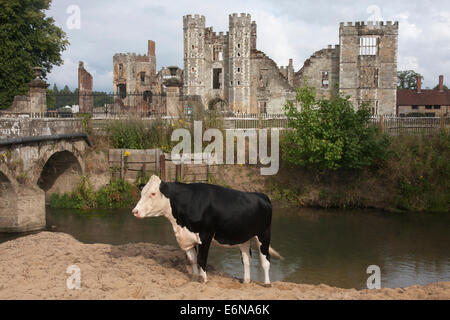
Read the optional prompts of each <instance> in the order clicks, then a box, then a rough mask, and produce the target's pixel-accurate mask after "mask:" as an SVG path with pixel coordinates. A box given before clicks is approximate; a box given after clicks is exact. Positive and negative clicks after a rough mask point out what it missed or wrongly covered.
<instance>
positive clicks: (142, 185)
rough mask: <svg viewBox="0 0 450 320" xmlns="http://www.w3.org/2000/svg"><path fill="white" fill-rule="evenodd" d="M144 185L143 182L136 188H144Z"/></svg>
mask: <svg viewBox="0 0 450 320" xmlns="http://www.w3.org/2000/svg"><path fill="white" fill-rule="evenodd" d="M144 187H145V183H142V184H140V185H139V186H138V189H139V190H141V191H142V189H144Z"/></svg>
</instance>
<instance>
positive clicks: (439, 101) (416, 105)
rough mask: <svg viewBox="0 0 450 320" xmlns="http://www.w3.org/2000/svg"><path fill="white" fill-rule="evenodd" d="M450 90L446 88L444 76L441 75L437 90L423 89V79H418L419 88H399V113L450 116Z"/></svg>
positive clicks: (401, 114)
mask: <svg viewBox="0 0 450 320" xmlns="http://www.w3.org/2000/svg"><path fill="white" fill-rule="evenodd" d="M449 106H450V90H448V89H444V76H439V86H438V89H436V90H429V89H425V90H423V89H422V79H421V78H420V77H419V78H418V79H417V90H410V89H401V90H397V115H398V116H404V117H407V116H422V117H439V116H448V115H449Z"/></svg>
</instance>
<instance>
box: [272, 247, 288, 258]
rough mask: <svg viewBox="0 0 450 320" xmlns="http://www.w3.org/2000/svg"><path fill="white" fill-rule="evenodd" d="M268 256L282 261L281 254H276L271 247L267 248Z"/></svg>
mask: <svg viewBox="0 0 450 320" xmlns="http://www.w3.org/2000/svg"><path fill="white" fill-rule="evenodd" d="M269 254H270V255H271V256H272V257H275V258H277V259H280V260H284V258H283V257H282V256H281V254H279V253H278V252H276V251H275V249H274V248H272V246H269Z"/></svg>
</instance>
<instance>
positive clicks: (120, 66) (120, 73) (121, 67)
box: [119, 63, 123, 77]
mask: <svg viewBox="0 0 450 320" xmlns="http://www.w3.org/2000/svg"><path fill="white" fill-rule="evenodd" d="M122 76H123V64H122V63H121V64H119V77H122Z"/></svg>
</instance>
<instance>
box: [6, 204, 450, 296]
mask: <svg viewBox="0 0 450 320" xmlns="http://www.w3.org/2000/svg"><path fill="white" fill-rule="evenodd" d="M47 224H48V229H49V230H51V231H57V232H65V233H68V234H71V235H72V236H74V237H75V238H76V239H78V240H79V241H82V242H84V243H108V244H112V245H119V244H125V243H138V242H151V243H156V244H162V245H166V244H168V245H173V246H176V245H177V244H176V241H175V238H174V235H173V232H172V229H171V226H170V224H169V222H168V221H167V220H166V219H165V218H153V219H144V220H138V219H136V218H135V217H133V216H132V215H131V213H130V210H116V209H114V210H96V211H91V212H77V211H74V210H50V209H48V210H47ZM449 227H450V218H449V217H448V215H446V214H423V213H422V214H389V213H383V212H378V211H367V210H364V211H362V210H354V211H330V210H311V209H304V208H290V209H287V208H277V207H275V208H274V216H273V222H272V246H273V247H274V248H275V249H276V250H277V251H278V252H280V253H281V254H282V255H283V256H284V257H285V260H284V261H278V260H275V259H272V264H271V280H272V281H292V282H298V283H308V284H320V283H325V284H328V285H331V286H337V287H342V288H359V289H361V288H365V286H366V281H367V278H368V277H369V275H368V274H367V273H366V270H367V267H368V266H370V265H378V266H379V267H380V268H381V285H382V287H391V288H394V287H405V286H410V285H413V284H420V285H423V284H427V283H431V282H437V281H450V255H449V252H450V251H449V244H450V233H449V232H448V230H450V228H449ZM2 237H3V238H1V237H0V242H1V241H4V240H7V239H6V238H5V235H2ZM253 253H254V254H253V256H252V260H251V263H252V267H251V268H252V269H251V273H252V279H256V280H259V281H263V279H264V275H263V272H262V270H261V267H260V265H259V257H258V254H257V250H256V247H253ZM208 262H209V264H210V265H212V266H214V267H215V269H218V270H222V271H225V272H227V273H229V274H231V275H233V276H235V277H237V278H242V276H243V267H242V264H241V259H240V252H239V249H224V248H217V247H212V248H211V251H210V255H209V261H208Z"/></svg>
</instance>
